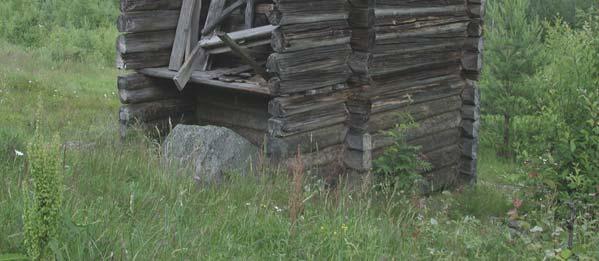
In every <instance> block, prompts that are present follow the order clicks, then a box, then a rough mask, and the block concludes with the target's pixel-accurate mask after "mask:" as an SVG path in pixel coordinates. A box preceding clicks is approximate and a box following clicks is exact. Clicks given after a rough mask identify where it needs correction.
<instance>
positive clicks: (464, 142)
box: [460, 138, 478, 160]
mask: <svg viewBox="0 0 599 261" xmlns="http://www.w3.org/2000/svg"><path fill="white" fill-rule="evenodd" d="M460 145H461V146H460V147H461V150H462V157H464V158H467V159H470V160H477V159H478V139H470V138H462V139H461V144H460Z"/></svg>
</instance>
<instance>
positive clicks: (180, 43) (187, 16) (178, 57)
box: [168, 0, 197, 71]
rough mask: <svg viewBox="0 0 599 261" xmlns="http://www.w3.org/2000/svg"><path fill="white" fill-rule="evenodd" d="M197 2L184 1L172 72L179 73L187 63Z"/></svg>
mask: <svg viewBox="0 0 599 261" xmlns="http://www.w3.org/2000/svg"><path fill="white" fill-rule="evenodd" d="M196 1H197V0H183V5H182V6H181V14H180V15H179V23H178V24H177V33H176V35H175V40H174V42H173V49H172V51H171V59H170V63H169V66H168V68H169V69H170V70H173V71H178V70H179V69H180V68H181V65H182V64H183V62H184V61H185V50H186V48H187V44H188V39H189V37H190V36H191V34H190V32H191V20H192V19H193V13H194V7H195V5H196V3H195V2H196Z"/></svg>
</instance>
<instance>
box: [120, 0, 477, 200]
mask: <svg viewBox="0 0 599 261" xmlns="http://www.w3.org/2000/svg"><path fill="white" fill-rule="evenodd" d="M208 2H209V1H207V0H204V6H208ZM255 2H257V3H265V4H264V6H266V9H265V10H264V11H263V13H267V15H266V16H265V15H262V14H261V15H258V16H256V17H255V18H254V19H255V23H254V24H262V23H264V22H265V19H266V18H267V19H268V22H269V23H271V24H273V25H277V26H278V28H277V29H276V30H275V31H274V32H273V34H272V38H271V45H272V49H273V50H274V51H273V52H272V54H270V55H269V56H268V59H267V61H266V69H267V70H268V72H269V73H270V74H272V77H271V78H270V79H269V80H268V82H267V83H264V85H266V86H267V88H268V92H261V93H253V94H251V91H249V90H248V91H249V92H250V93H243V92H241V91H239V90H236V91H234V90H228V91H221V90H218V89H215V88H204V86H202V87H200V88H193V89H196V90H195V91H192V92H189V93H185V94H182V93H179V92H178V91H176V88H175V86H174V84H173V83H172V81H169V80H159V79H157V78H153V77H148V76H144V75H142V74H140V73H134V74H131V75H127V76H122V77H120V78H119V94H120V97H121V101H122V102H123V104H125V105H124V106H123V108H122V109H121V113H120V116H121V121H122V122H123V125H126V124H131V123H132V122H134V121H136V122H141V123H143V124H145V125H148V126H159V125H160V122H165V121H168V120H169V119H171V121H172V119H185V118H188V117H189V116H192V118H193V120H192V122H193V123H209V124H216V125H221V126H227V127H230V128H232V129H234V130H236V131H237V132H239V133H240V134H242V135H243V136H245V137H246V138H248V139H250V140H251V141H252V142H254V143H255V144H261V143H262V142H266V148H267V150H268V152H269V154H270V155H271V156H272V157H273V158H274V159H275V160H276V159H279V160H285V159H287V158H289V157H290V156H292V155H293V154H295V153H297V151H298V149H299V150H300V151H301V152H302V153H303V154H304V157H305V159H306V164H307V165H308V166H324V165H331V164H332V163H336V162H342V163H343V165H344V166H345V167H347V168H349V169H351V170H355V171H356V172H367V171H369V170H370V169H371V168H372V160H373V158H375V157H376V156H378V155H380V153H382V152H383V151H384V149H385V148H387V147H388V146H389V145H391V144H392V143H393V140H391V139H390V138H389V137H387V136H385V135H384V134H382V132H383V131H386V130H390V129H392V128H394V127H395V125H396V124H397V123H400V121H401V120H400V117H399V114H402V113H407V114H410V115H411V116H412V117H413V118H414V120H415V121H416V122H417V123H418V127H417V128H416V129H413V130H410V131H409V133H408V134H407V135H408V137H407V139H408V141H409V142H410V143H412V144H415V145H419V146H422V153H423V156H424V157H425V158H427V159H428V160H429V161H430V162H431V163H432V165H433V170H432V171H430V172H429V173H425V176H427V177H428V178H429V180H430V181H431V186H432V189H441V188H443V187H446V186H451V185H455V184H457V183H468V182H473V181H475V180H476V160H477V147H478V128H479V124H480V122H479V114H480V112H479V110H480V109H479V106H480V98H479V91H478V87H477V82H476V81H477V80H478V78H479V73H480V70H481V67H482V45H483V43H482V18H483V16H484V8H483V7H484V0H274V1H273V2H274V4H273V5H271V3H270V2H268V3H266V1H263V0H257V1H255ZM180 8H181V0H121V9H122V15H121V17H120V18H119V21H118V28H119V30H120V31H121V32H122V33H123V35H121V36H120V37H119V38H118V40H117V52H118V57H117V66H118V67H119V68H121V69H133V70H137V71H138V72H144V71H147V70H143V69H144V68H152V67H163V66H168V64H169V58H170V54H171V48H172V45H173V39H174V35H175V31H176V26H177V22H178V15H179V12H180V10H179V9H180ZM230 19H232V20H235V21H237V22H233V25H234V26H238V27H239V26H243V25H244V24H245V23H242V21H243V19H242V16H240V14H234V15H232V16H231V18H230ZM267 51H268V50H267ZM219 59H220V58H219ZM225 62H230V61H229V60H227V61H225ZM196 87H198V86H196ZM186 116H187V117H186ZM161 124H162V125H164V123H161ZM264 138H266V140H264ZM308 159H309V160H308Z"/></svg>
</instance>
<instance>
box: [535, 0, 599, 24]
mask: <svg viewBox="0 0 599 261" xmlns="http://www.w3.org/2000/svg"><path fill="white" fill-rule="evenodd" d="M592 7H595V8H597V7H599V1H597V0H531V1H530V8H529V14H530V15H531V16H536V17H538V18H539V20H541V21H543V20H547V21H551V22H556V21H557V19H558V18H559V19H561V20H562V21H564V22H566V23H568V24H569V25H571V26H581V25H582V23H583V22H584V20H585V19H584V18H583V19H581V18H580V17H579V16H578V15H577V12H578V10H588V9H589V8H592Z"/></svg>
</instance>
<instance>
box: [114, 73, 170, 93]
mask: <svg viewBox="0 0 599 261" xmlns="http://www.w3.org/2000/svg"><path fill="white" fill-rule="evenodd" d="M117 87H118V89H119V90H139V89H144V88H166V89H170V88H175V85H174V84H172V82H171V81H167V80H163V79H158V78H154V77H148V76H146V75H144V74H141V73H137V72H134V73H131V74H127V75H121V76H119V77H118V80H117Z"/></svg>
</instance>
